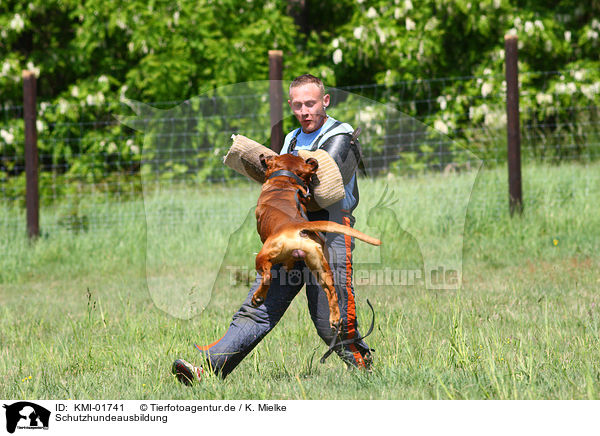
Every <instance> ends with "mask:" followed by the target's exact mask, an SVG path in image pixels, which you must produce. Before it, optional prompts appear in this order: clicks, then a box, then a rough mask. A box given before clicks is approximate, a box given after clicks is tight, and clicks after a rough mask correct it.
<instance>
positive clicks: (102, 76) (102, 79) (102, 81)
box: [98, 74, 108, 84]
mask: <svg viewBox="0 0 600 436" xmlns="http://www.w3.org/2000/svg"><path fill="white" fill-rule="evenodd" d="M98 83H102V84H105V83H108V77H106V76H105V75H104V74H103V75H101V76H100V77H98Z"/></svg>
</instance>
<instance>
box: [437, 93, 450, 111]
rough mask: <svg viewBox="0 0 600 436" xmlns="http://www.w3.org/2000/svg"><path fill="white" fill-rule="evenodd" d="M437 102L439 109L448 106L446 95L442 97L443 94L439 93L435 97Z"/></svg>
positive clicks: (444, 108)
mask: <svg viewBox="0 0 600 436" xmlns="http://www.w3.org/2000/svg"><path fill="white" fill-rule="evenodd" d="M437 102H438V104H439V105H440V109H441V110H446V107H447V106H448V102H447V101H446V97H444V96H443V95H440V96H439V97H438V98H437Z"/></svg>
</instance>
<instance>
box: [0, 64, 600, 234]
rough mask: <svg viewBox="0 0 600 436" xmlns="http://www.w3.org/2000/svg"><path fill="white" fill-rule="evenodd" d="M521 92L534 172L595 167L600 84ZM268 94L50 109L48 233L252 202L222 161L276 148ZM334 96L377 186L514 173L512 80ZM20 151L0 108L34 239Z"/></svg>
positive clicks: (545, 75)
mask: <svg viewBox="0 0 600 436" xmlns="http://www.w3.org/2000/svg"><path fill="white" fill-rule="evenodd" d="M520 83H521V92H520V105H521V111H520V113H521V134H522V140H521V144H522V145H521V152H522V159H523V162H524V164H525V165H527V164H528V163H531V162H551V163H559V162H563V161H581V162H592V161H594V160H596V159H597V158H598V156H599V154H600V111H599V104H598V103H599V101H598V100H599V99H600V97H599V95H600V92H599V91H600V82H599V81H596V78H595V74H594V72H591V71H586V70H579V71H557V72H526V73H521V74H520ZM268 90H269V87H268V81H265V82H253V83H246V84H237V85H232V86H227V87H223V88H219V89H216V90H212V91H210V92H208V93H206V94H203V95H200V96H198V97H194V98H192V99H190V100H188V101H185V102H158V103H151V104H144V103H140V102H132V101H127V100H122V101H117V102H111V101H108V100H106V99H105V97H104V96H99V95H93V96H88V97H87V98H86V99H85V100H83V101H80V102H79V103H72V102H69V101H67V100H66V99H59V100H58V102H57V103H55V104H48V103H45V102H42V103H40V104H39V105H38V108H37V109H38V114H37V115H38V116H37V123H36V126H37V131H38V153H39V169H40V173H39V186H40V203H41V205H42V208H46V209H48V210H50V209H52V210H55V213H53V214H47V215H46V218H44V214H42V221H43V222H42V228H43V229H46V230H47V231H49V230H52V229H56V228H66V229H69V230H77V229H89V228H94V227H98V226H112V225H117V224H119V223H120V222H122V221H123V220H127V219H130V218H131V217H134V218H135V217H136V216H137V215H138V214H144V213H145V212H144V210H143V206H140V201H141V199H142V193H149V192H157V191H160V190H165V189H178V188H180V187H190V186H192V187H194V188H197V189H211V190H215V189H219V188H220V187H223V186H229V185H232V184H233V185H235V186H238V187H239V188H240V189H246V188H247V189H251V188H250V186H251V185H250V182H247V180H246V179H245V178H244V177H243V176H240V175H239V174H236V173H235V172H233V171H232V170H230V169H229V168H227V167H225V166H224V165H223V163H222V161H223V156H224V155H225V153H226V152H227V149H228V147H229V145H230V143H231V139H230V137H231V135H232V134H240V133H241V134H244V135H245V136H248V137H250V138H252V139H254V140H256V141H258V142H260V143H263V144H269V136H270V133H271V120H270V117H269V91H268ZM329 91H330V93H331V96H332V103H331V106H330V109H328V113H329V114H330V115H332V116H333V117H335V118H336V119H339V120H341V121H344V122H348V123H350V124H351V125H353V126H354V127H361V129H362V131H363V133H362V134H361V144H362V147H363V152H364V157H365V164H366V166H367V169H368V174H369V175H370V176H373V177H377V176H386V175H388V174H394V175H400V176H405V175H412V174H419V173H423V172H427V171H442V172H455V171H461V170H463V169H469V168H470V167H472V166H473V165H475V163H476V162H478V160H482V161H483V162H484V163H485V164H486V165H487V166H493V165H498V164H503V163H504V162H505V161H506V142H507V139H506V83H505V81H504V76H503V75H501V74H493V73H491V72H490V73H489V74H486V75H483V76H480V77H455V78H439V79H427V80H414V81H405V82H400V83H393V84H388V85H363V86H352V87H345V88H340V89H330V90H329ZM285 104H286V103H284V106H285ZM284 113H285V114H287V115H286V116H285V117H284V120H283V124H284V131H286V132H287V131H290V130H291V129H293V128H295V127H297V123H296V121H295V119H294V118H293V117H292V115H291V112H290V111H289V110H287V109H286V108H284ZM23 143H24V132H23V108H22V107H18V106H17V107H15V106H11V107H0V203H1V204H2V205H3V207H2V208H0V213H1V214H2V215H3V216H0V220H1V221H2V223H3V226H5V227H6V228H7V229H9V230H11V229H12V230H17V231H18V230H19V229H20V228H21V227H24V225H25V224H24V222H23V221H24V219H23V215H24V212H23V204H24V198H25V172H24V161H25V158H24V150H23ZM124 203H127V205H131V204H137V205H138V206H136V207H123V204H124ZM119 205H121V206H119ZM83 210H85V212H82V211H83ZM174 219H175V218H174ZM44 220H45V222H44Z"/></svg>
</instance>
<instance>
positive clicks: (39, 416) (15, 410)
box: [3, 401, 50, 433]
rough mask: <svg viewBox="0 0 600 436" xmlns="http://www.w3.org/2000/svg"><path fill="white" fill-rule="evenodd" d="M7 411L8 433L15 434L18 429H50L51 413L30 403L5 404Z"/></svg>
mask: <svg viewBox="0 0 600 436" xmlns="http://www.w3.org/2000/svg"><path fill="white" fill-rule="evenodd" d="M3 407H4V408H5V409H6V431H8V432H9V433H14V432H15V430H16V429H17V428H18V429H29V430H32V429H44V430H47V429H48V424H49V422H50V411H49V410H48V409H45V408H43V407H42V406H38V405H37V404H35V403H30V402H28V401H19V402H18V403H13V404H10V405H7V404H4V406H3Z"/></svg>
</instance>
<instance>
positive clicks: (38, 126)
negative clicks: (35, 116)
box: [35, 120, 44, 132]
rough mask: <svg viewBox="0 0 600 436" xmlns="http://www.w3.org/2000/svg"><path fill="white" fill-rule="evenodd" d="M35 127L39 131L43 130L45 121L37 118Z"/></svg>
mask: <svg viewBox="0 0 600 436" xmlns="http://www.w3.org/2000/svg"><path fill="white" fill-rule="evenodd" d="M35 128H36V130H37V131H38V132H41V131H42V130H44V122H43V121H42V120H36V121H35Z"/></svg>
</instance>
